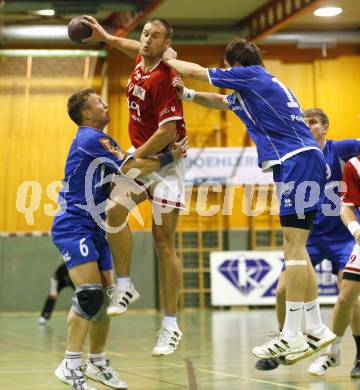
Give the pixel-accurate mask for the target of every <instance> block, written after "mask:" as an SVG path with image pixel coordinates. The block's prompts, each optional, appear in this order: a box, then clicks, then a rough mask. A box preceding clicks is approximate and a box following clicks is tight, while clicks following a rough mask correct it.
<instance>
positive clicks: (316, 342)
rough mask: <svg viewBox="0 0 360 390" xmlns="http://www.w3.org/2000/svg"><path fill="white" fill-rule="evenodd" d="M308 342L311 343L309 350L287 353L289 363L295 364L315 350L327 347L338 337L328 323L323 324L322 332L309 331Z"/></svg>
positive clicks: (306, 335) (307, 334)
mask: <svg viewBox="0 0 360 390" xmlns="http://www.w3.org/2000/svg"><path fill="white" fill-rule="evenodd" d="M305 337H306V342H307V343H308V345H309V348H308V350H307V351H304V352H300V353H296V354H291V355H287V356H286V358H285V360H286V362H287V363H288V364H294V363H296V362H298V361H299V360H302V359H304V358H306V357H309V356H311V355H313V354H314V353H315V352H317V351H319V350H320V349H323V348H325V347H327V346H328V345H329V344H331V343H332V342H333V341H334V340H335V339H336V334H335V333H333V332H332V331H331V330H330V329H329V328H328V327H327V326H326V325H323V327H322V329H321V331H320V332H318V333H316V334H313V333H310V332H307V333H306V334H305Z"/></svg>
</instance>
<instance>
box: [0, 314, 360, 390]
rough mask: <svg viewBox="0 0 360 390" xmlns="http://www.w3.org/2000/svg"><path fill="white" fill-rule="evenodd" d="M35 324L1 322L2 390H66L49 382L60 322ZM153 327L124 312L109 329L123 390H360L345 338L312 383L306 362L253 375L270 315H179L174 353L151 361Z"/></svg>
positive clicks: (60, 339) (144, 317)
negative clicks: (335, 359) (337, 357)
mask: <svg viewBox="0 0 360 390" xmlns="http://www.w3.org/2000/svg"><path fill="white" fill-rule="evenodd" d="M323 316H324V319H325V321H326V322H327V323H330V322H331V310H330V309H324V310H323ZM36 320H37V315H36V314H21V313H20V314H13V313H11V314H10V313H2V314H0V350H1V354H0V389H1V390H10V389H14V390H25V389H26V390H28V389H29V390H30V389H31V390H42V389H49V390H66V389H67V388H69V387H68V386H66V385H63V384H62V383H61V382H59V381H58V380H57V379H56V378H55V376H54V375H53V371H54V369H55V368H56V367H57V365H58V364H59V363H60V361H61V359H62V357H63V353H64V350H65V334H66V314H65V313H55V315H54V317H53V318H52V319H51V321H50V322H49V323H48V324H47V325H46V326H45V327H40V326H38V325H37V322H36ZM160 321H161V318H160V317H159V315H158V314H155V313H146V312H129V313H127V314H125V315H124V316H123V317H119V318H115V319H113V321H112V328H111V331H110V337H109V342H108V356H109V358H110V359H111V361H112V365H113V366H114V368H116V369H117V370H118V371H119V372H120V373H121V377H122V379H124V380H126V381H127V382H128V384H129V389H132V390H140V389H141V390H155V389H156V390H165V389H166V390H170V389H189V390H196V389H201V390H202V389H209V390H210V389H211V390H215V389H216V390H233V389H243V390H247V389H249V390H260V389H261V390H267V389H269V390H275V389H298V390H304V389H310V390H352V389H354V390H355V389H359V390H360V380H358V381H356V380H351V379H350V377H349V372H350V370H351V368H352V362H353V358H354V353H355V347H354V343H353V340H352V337H351V335H350V333H349V331H348V333H347V335H346V337H345V338H344V342H343V346H342V358H343V359H342V364H341V366H339V367H336V368H333V369H330V371H329V373H328V374H327V375H325V376H324V377H319V378H316V377H311V376H310V375H308V374H307V366H308V364H309V363H310V361H311V359H312V358H309V359H307V360H304V361H302V362H300V363H298V364H296V365H294V366H291V367H284V366H281V367H280V368H279V369H277V370H274V371H270V372H261V371H257V370H256V369H255V368H254V363H255V357H254V356H253V355H252V354H251V352H250V351H251V348H252V347H253V346H254V345H257V344H258V343H262V342H263V341H264V340H265V336H266V334H267V333H268V332H269V331H271V330H275V329H276V322H275V312H274V310H272V309H267V310H251V311H205V312H188V313H183V314H182V315H181V318H180V326H181V329H182V331H183V333H184V338H183V341H182V343H181V345H180V347H179V350H178V351H177V352H176V353H175V354H173V355H171V356H168V357H163V358H153V357H151V349H152V347H153V340H154V334H155V331H156V329H157V327H158V325H159V323H160ZM98 388H99V389H106V387H104V386H102V385H99V386H98Z"/></svg>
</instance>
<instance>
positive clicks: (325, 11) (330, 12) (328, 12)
mask: <svg viewBox="0 0 360 390" xmlns="http://www.w3.org/2000/svg"><path fill="white" fill-rule="evenodd" d="M341 12H342V8H340V7H323V8H318V9H316V10H315V11H314V15H315V16H326V17H328V16H336V15H339V14H341Z"/></svg>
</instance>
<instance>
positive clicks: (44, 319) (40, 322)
mask: <svg viewBox="0 0 360 390" xmlns="http://www.w3.org/2000/svg"><path fill="white" fill-rule="evenodd" d="M38 324H39V325H46V318H45V317H41V316H40V317H39V318H38Z"/></svg>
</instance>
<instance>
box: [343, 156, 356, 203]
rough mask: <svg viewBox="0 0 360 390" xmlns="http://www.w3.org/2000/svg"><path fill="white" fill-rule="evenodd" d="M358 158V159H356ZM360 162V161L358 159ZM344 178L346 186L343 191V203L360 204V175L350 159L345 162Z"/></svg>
mask: <svg viewBox="0 0 360 390" xmlns="http://www.w3.org/2000/svg"><path fill="white" fill-rule="evenodd" d="M356 160H357V159H356ZM357 161H358V162H359V164H360V161H359V160H357ZM342 180H343V182H344V184H345V188H343V191H342V194H341V195H342V203H343V204H345V205H346V204H347V205H353V206H360V177H359V173H358V171H357V170H356V168H355V167H354V166H353V164H352V163H351V162H350V161H348V162H347V163H346V164H345V167H344V172H343V177H342Z"/></svg>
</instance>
